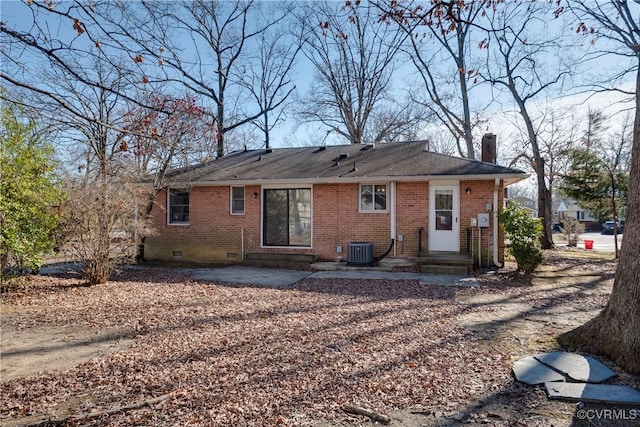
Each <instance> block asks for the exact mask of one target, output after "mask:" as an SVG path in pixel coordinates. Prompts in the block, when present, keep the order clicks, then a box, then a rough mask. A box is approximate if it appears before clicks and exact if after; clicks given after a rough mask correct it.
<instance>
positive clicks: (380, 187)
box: [360, 184, 388, 212]
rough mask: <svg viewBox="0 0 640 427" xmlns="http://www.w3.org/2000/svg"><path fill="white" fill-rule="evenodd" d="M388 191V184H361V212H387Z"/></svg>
mask: <svg viewBox="0 0 640 427" xmlns="http://www.w3.org/2000/svg"><path fill="white" fill-rule="evenodd" d="M387 190H388V189H387V184H361V185H360V211H361V212H386V211H387V193H388V191H387Z"/></svg>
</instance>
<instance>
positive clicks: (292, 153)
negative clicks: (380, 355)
mask: <svg viewBox="0 0 640 427" xmlns="http://www.w3.org/2000/svg"><path fill="white" fill-rule="evenodd" d="M483 147H484V149H483V159H484V160H485V161H476V160H469V159H463V158H458V157H452V156H447V155H443V154H438V153H433V152H429V151H427V150H426V143H425V142H420V141H417V142H402V143H387V144H378V145H339V146H322V147H303V148H277V149H267V150H264V149H262V150H245V151H241V152H235V153H231V154H229V155H227V156H225V157H222V158H219V159H216V160H213V161H210V162H207V163H202V164H199V165H196V166H193V167H189V168H184V169H180V170H175V171H173V172H172V173H170V174H169V175H168V176H167V183H168V184H167V186H166V188H164V189H163V190H162V191H161V192H160V193H159V195H158V197H157V199H156V206H155V207H154V209H153V211H152V220H153V223H154V226H155V228H156V230H157V233H155V235H152V236H149V237H147V239H146V241H145V257H146V258H147V259H150V260H182V261H196V262H226V263H236V262H240V261H242V260H244V259H245V258H246V257H247V256H248V255H249V254H277V253H279V254H308V255H313V256H314V258H315V259H317V260H320V261H336V260H339V259H342V260H344V261H349V259H348V258H349V256H350V255H352V254H350V253H348V250H352V249H353V248H354V247H355V245H356V242H357V243H358V244H359V243H361V242H366V243H367V245H366V246H365V249H366V250H367V251H370V252H371V256H373V257H374V258H376V259H377V258H381V257H383V256H384V257H397V258H414V257H419V256H423V255H426V254H433V253H454V254H469V256H471V254H472V253H473V254H474V255H473V256H474V258H475V259H476V260H477V263H478V265H487V264H496V265H499V264H500V263H501V262H502V261H503V252H504V243H503V235H502V231H501V229H500V228H499V227H498V219H497V209H498V208H499V207H501V206H502V203H503V193H504V192H503V189H504V187H505V186H506V185H509V184H512V183H514V182H517V181H520V180H522V179H525V178H526V177H527V175H526V174H525V173H524V172H522V171H519V170H515V169H511V168H506V167H503V166H498V165H496V164H495V136H493V135H491V134H488V135H485V138H483ZM479 214H480V216H479ZM358 249H359V247H358ZM478 252H479V253H480V254H481V257H479V256H478Z"/></svg>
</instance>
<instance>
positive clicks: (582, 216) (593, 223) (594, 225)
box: [552, 198, 602, 231]
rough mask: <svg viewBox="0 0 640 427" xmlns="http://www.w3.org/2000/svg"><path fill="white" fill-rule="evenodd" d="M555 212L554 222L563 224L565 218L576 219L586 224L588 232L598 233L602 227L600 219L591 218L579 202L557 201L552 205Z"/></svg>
mask: <svg viewBox="0 0 640 427" xmlns="http://www.w3.org/2000/svg"><path fill="white" fill-rule="evenodd" d="M552 209H553V212H554V213H556V214H557V216H556V218H557V220H555V221H554V222H555V223H557V224H561V223H562V220H563V219H564V218H575V219H577V220H578V221H580V222H581V223H582V224H584V227H585V229H586V230H589V231H597V230H599V229H600V228H601V227H602V226H601V225H600V223H599V221H598V218H594V217H593V216H591V213H590V212H589V211H587V210H584V209H583V208H582V207H580V205H579V204H578V202H577V201H575V200H573V199H570V198H562V199H560V200H557V201H555V202H554V203H553V205H552Z"/></svg>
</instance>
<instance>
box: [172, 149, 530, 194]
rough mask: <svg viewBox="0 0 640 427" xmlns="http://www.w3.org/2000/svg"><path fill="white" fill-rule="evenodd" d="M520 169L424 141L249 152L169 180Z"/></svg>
mask: <svg viewBox="0 0 640 427" xmlns="http://www.w3.org/2000/svg"><path fill="white" fill-rule="evenodd" d="M527 176H528V175H527V174H525V173H524V172H522V171H520V170H517V169H512V168H507V167H504V166H499V165H495V164H491V163H483V162H480V161H477V160H469V159H463V158H460V157H453V156H448V155H444V154H438V153H433V152H430V151H427V150H426V143H425V142H424V141H415V142H394V143H386V144H378V145H375V146H366V145H334V146H326V147H301V148H274V149H272V150H264V149H261V150H248V151H241V152H235V153H231V154H228V155H227V156H224V157H222V158H219V159H216V160H213V161H210V162H207V163H201V164H198V165H195V166H192V167H188V168H183V169H178V170H174V171H172V172H170V173H169V174H168V176H167V182H168V183H169V185H171V184H174V185H176V184H180V185H198V184H201V185H204V184H206V185H216V184H218V185H223V184H224V185H228V184H233V183H238V184H240V183H242V184H247V183H252V182H259V183H262V184H265V183H268V182H274V183H275V182H289V181H294V182H301V181H305V182H315V183H321V182H332V183H334V182H353V181H361V180H362V179H363V178H366V179H370V180H371V179H380V180H398V181H401V180H406V181H409V180H417V181H421V180H427V179H446V178H451V179H493V178H502V179H506V180H507V183H512V182H516V181H519V180H521V179H524V178H526V177H527Z"/></svg>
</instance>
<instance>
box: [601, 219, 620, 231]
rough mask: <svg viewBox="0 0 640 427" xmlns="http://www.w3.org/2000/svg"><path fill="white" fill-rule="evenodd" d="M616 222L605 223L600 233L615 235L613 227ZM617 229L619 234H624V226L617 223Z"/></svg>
mask: <svg viewBox="0 0 640 427" xmlns="http://www.w3.org/2000/svg"><path fill="white" fill-rule="evenodd" d="M614 224H615V221H605V223H604V224H602V231H601V232H600V234H613V227H614ZM617 229H618V234H622V233H623V232H624V227H623V226H622V225H620V223H619V222H618V223H617Z"/></svg>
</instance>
